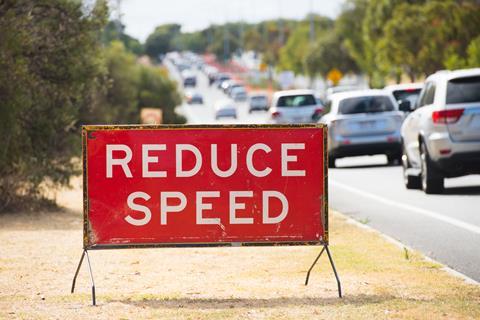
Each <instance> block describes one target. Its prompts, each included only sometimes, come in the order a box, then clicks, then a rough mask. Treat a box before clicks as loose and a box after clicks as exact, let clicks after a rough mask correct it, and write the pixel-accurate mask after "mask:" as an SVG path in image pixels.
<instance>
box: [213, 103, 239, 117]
mask: <svg viewBox="0 0 480 320" xmlns="http://www.w3.org/2000/svg"><path fill="white" fill-rule="evenodd" d="M214 108H215V120H218V119H220V118H234V119H237V107H236V106H235V102H233V101H232V100H222V101H219V102H217V103H216V104H215V107H214Z"/></svg>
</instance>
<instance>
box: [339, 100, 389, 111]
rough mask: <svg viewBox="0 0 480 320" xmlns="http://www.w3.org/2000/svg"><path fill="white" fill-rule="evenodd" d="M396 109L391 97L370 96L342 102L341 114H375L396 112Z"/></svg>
mask: <svg viewBox="0 0 480 320" xmlns="http://www.w3.org/2000/svg"><path fill="white" fill-rule="evenodd" d="M394 110H395V107H394V105H393V103H392V101H391V100H390V98H389V97H386V96H370V97H355V98H347V99H343V100H342V101H340V104H339V106H338V113H339V114H356V113H375V112H386V111H394Z"/></svg>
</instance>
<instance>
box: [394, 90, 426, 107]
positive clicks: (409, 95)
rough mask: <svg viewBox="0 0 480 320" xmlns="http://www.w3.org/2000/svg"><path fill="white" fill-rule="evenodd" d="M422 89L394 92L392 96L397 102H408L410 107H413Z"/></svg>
mask: <svg viewBox="0 0 480 320" xmlns="http://www.w3.org/2000/svg"><path fill="white" fill-rule="evenodd" d="M420 91H422V89H407V90H395V91H393V92H392V93H393V96H394V97H395V100H397V101H410V105H412V106H413V105H415V102H417V99H418V97H419V96H420Z"/></svg>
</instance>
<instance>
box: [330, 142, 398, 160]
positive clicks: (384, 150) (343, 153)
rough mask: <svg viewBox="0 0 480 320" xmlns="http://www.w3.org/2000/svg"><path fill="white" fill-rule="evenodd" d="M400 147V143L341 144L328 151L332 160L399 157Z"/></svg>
mask: <svg viewBox="0 0 480 320" xmlns="http://www.w3.org/2000/svg"><path fill="white" fill-rule="evenodd" d="M401 151H402V145H401V143H400V142H381V143H368V144H343V145H339V146H337V147H335V148H333V149H331V150H330V151H329V154H330V155H331V156H333V157H334V158H342V157H353V156H367V155H374V154H389V155H400V154H401Z"/></svg>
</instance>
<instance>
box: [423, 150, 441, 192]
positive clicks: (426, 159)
mask: <svg viewBox="0 0 480 320" xmlns="http://www.w3.org/2000/svg"><path fill="white" fill-rule="evenodd" d="M420 161H421V181H422V190H423V191H424V192H425V193H427V194H439V193H442V192H443V190H444V184H443V183H444V177H443V176H442V175H441V173H440V172H438V171H437V170H436V169H435V167H434V166H433V163H432V160H431V159H430V156H429V155H428V150H427V146H426V145H425V143H424V142H422V143H421V144H420Z"/></svg>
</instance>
